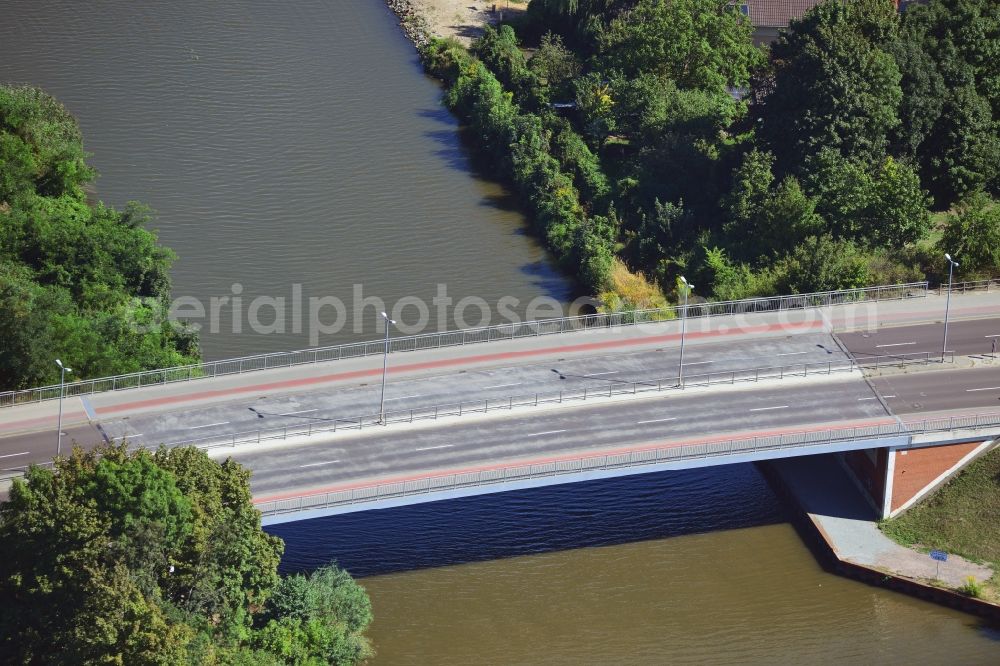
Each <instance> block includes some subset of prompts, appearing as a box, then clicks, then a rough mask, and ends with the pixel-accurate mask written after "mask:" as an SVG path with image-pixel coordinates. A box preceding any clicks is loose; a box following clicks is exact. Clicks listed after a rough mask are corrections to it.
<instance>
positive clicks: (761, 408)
mask: <svg viewBox="0 0 1000 666" xmlns="http://www.w3.org/2000/svg"><path fill="white" fill-rule="evenodd" d="M771 409H788V405H778V406H777V407H754V408H753V409H751V410H750V411H751V412H766V411H769V410H771Z"/></svg>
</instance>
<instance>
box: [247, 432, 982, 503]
mask: <svg viewBox="0 0 1000 666" xmlns="http://www.w3.org/2000/svg"><path fill="white" fill-rule="evenodd" d="M985 428H1000V413H989V414H974V415H968V416H953V417H944V418H940V419H923V420H920V421H907V422H903V423H897V422H893V423H887V424H881V425H874V426H862V427H851V428H829V429H825V430H803V431H798V432H791V433H783V434H781V435H771V436H761V437H748V438H742V439H728V440H720V441H714V442H706V443H699V444H692V445H687V446H676V447H659V448H654V449H644V450H638V451H632V452H629V453H618V454H610V455H605V454H601V455H594V456H582V457H579V458H568V459H561V460H554V461H550V462H544V463H536V464H525V465H509V466H504V467H497V468H493V469H489V470H481V471H473V472H458V473H454V474H441V475H432V476H426V477H423V478H419V479H413V480H409V481H399V482H395V483H376V484H372V485H369V486H362V487H358V488H350V489H345V490H339V491H334V492H327V493H317V494H312V495H302V496H299V497H289V498H285V499H280V500H271V501H267V502H261V503H259V504H257V505H256V506H257V509H258V510H259V511H260V512H261V513H262V514H263V515H264V516H274V515H280V514H286V513H295V512H298V511H304V510H310V509H325V508H331V507H336V506H345V505H351V504H359V503H364V502H372V501H376V500H385V499H393V498H399V497H407V496H412V495H425V494H428V493H433V492H440V491H448V490H457V489H461V488H469V487H475V486H483V485H489V484H493V483H503V482H510V481H523V480H528V479H537V478H544V477H552V476H559V475H564V474H579V473H581V472H589V471H596V470H606V469H620V468H625V467H643V466H648V465H655V464H660V463H665V462H674V461H679V460H689V459H694V458H707V457H715V456H729V455H733V454H740V453H754V452H758V451H772V450H780V449H789V448H800V447H802V446H804V445H805V446H808V445H811V444H829V443H835V442H844V441H858V440H867V439H876V438H884V437H899V436H908V437H912V436H913V435H917V434H926V433H932V432H950V431H955V430H974V431H979V430H983V429H985Z"/></svg>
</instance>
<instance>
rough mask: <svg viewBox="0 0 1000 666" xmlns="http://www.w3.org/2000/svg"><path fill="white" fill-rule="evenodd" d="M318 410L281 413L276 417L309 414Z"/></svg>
mask: <svg viewBox="0 0 1000 666" xmlns="http://www.w3.org/2000/svg"><path fill="white" fill-rule="evenodd" d="M318 411H319V410H318V409H300V410H299V411H297V412H282V413H281V414H278V416H291V415H292V414H309V413H310V412H318Z"/></svg>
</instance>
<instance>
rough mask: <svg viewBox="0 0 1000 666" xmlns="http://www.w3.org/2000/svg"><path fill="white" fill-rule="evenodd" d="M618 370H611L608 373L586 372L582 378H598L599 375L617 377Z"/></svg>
mask: <svg viewBox="0 0 1000 666" xmlns="http://www.w3.org/2000/svg"><path fill="white" fill-rule="evenodd" d="M619 372H620V371H619V370H612V371H610V372H588V373H587V374H585V375H584V377H600V376H601V375H617V374H618V373H619Z"/></svg>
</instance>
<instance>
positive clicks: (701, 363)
mask: <svg viewBox="0 0 1000 666" xmlns="http://www.w3.org/2000/svg"><path fill="white" fill-rule="evenodd" d="M721 360H723V361H731V360H733V359H728V358H724V359H721ZM736 360H739V359H736ZM706 363H715V361H691V362H690V363H685V364H684V365H705V364H706Z"/></svg>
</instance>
